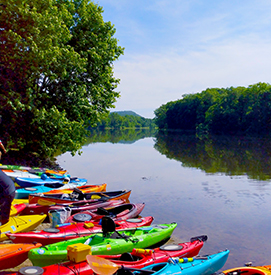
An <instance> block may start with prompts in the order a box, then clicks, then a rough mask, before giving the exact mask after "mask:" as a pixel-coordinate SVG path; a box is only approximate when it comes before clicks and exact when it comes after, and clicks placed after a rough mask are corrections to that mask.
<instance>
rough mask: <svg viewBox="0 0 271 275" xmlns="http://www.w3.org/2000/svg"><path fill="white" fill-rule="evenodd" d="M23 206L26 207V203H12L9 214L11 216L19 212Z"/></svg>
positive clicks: (22, 209)
mask: <svg viewBox="0 0 271 275" xmlns="http://www.w3.org/2000/svg"><path fill="white" fill-rule="evenodd" d="M25 208H26V204H24V203H20V204H12V205H11V207H10V216H11V217H13V216H17V215H19V214H21V213H22V212H23V211H24V209H25Z"/></svg>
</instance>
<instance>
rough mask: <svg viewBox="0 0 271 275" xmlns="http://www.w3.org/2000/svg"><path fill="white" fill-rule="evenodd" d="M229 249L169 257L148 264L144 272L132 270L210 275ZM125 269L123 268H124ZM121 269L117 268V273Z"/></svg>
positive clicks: (185, 274)
mask: <svg viewBox="0 0 271 275" xmlns="http://www.w3.org/2000/svg"><path fill="white" fill-rule="evenodd" d="M229 252H230V251H229V250H225V251H221V252H218V253H216V254H212V255H205V256H196V257H194V258H181V259H179V258H171V259H169V261H168V262H167V263H158V264H152V265H148V266H146V267H144V268H142V270H146V271H144V272H140V271H134V274H145V275H147V274H148V272H147V270H149V271H150V272H149V274H152V275H169V274H181V275H210V274H213V273H215V272H217V271H218V270H220V269H221V268H222V267H223V266H224V264H225V263H226V261H227V259H228V255H229ZM124 269H125V268H124ZM121 272H122V270H121V269H120V270H118V272H117V274H119V275H120V274H123V273H121Z"/></svg>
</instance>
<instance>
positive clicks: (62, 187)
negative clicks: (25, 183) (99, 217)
mask: <svg viewBox="0 0 271 275" xmlns="http://www.w3.org/2000/svg"><path fill="white" fill-rule="evenodd" d="M74 188H78V189H79V190H81V191H82V192H102V191H105V190H106V183H104V184H100V185H78V184H77V183H61V182H58V183H54V184H44V185H40V186H33V187H24V188H18V189H17V190H16V194H15V199H28V197H29V195H30V194H35V193H43V194H70V193H72V192H73V189H74Z"/></svg>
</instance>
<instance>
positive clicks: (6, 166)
mask: <svg viewBox="0 0 271 275" xmlns="http://www.w3.org/2000/svg"><path fill="white" fill-rule="evenodd" d="M0 169H2V170H21V171H27V172H30V173H37V174H39V173H52V174H53V173H56V174H66V173H67V170H53V169H50V168H41V167H30V166H21V165H12V164H0Z"/></svg>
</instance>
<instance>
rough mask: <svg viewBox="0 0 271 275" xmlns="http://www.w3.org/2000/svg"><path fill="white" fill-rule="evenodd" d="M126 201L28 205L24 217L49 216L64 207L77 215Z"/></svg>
mask: <svg viewBox="0 0 271 275" xmlns="http://www.w3.org/2000/svg"><path fill="white" fill-rule="evenodd" d="M125 202H126V201H125V200H108V201H99V200H96V201H79V202H70V203H68V202H66V203H57V204H53V205H50V204H49V205H46V204H44V205H41V204H38V203H34V204H28V205H27V206H26V208H25V209H24V210H23V213H22V214H23V215H39V214H48V212H49V211H50V210H51V211H52V210H59V209H63V207H69V208H70V209H71V214H75V213H78V212H81V211H87V210H96V209H97V208H98V207H104V208H105V207H114V206H117V205H120V204H123V203H125Z"/></svg>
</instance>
